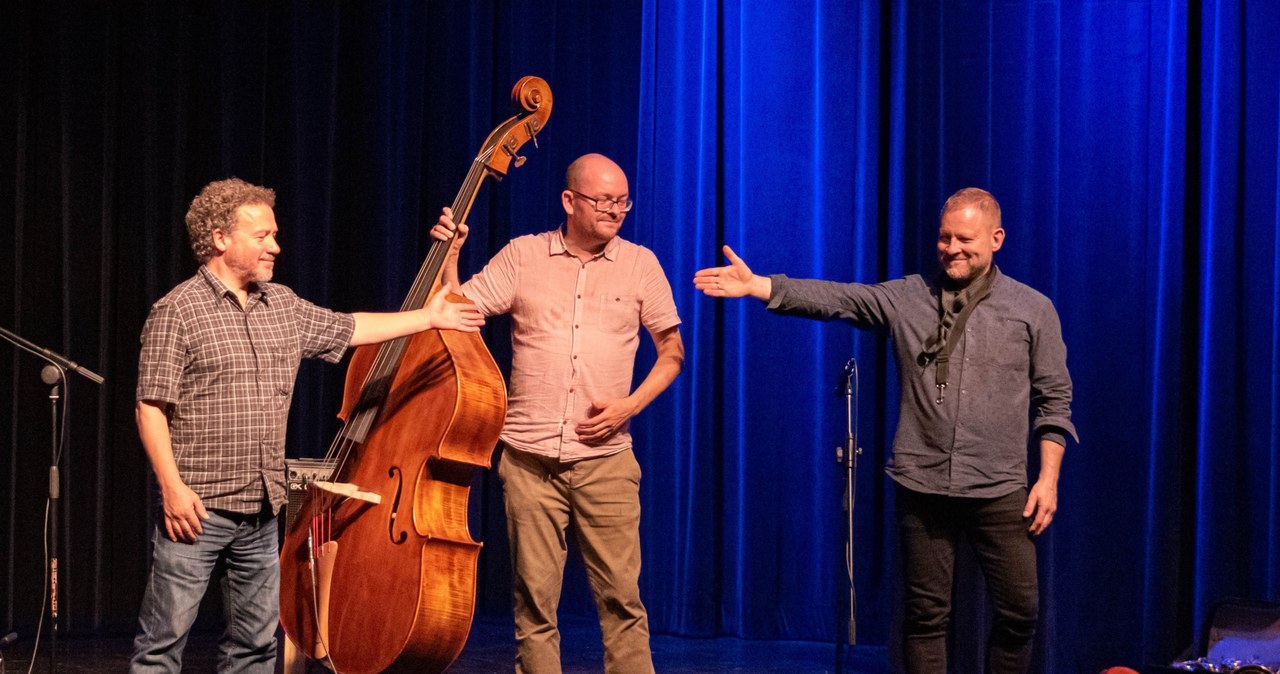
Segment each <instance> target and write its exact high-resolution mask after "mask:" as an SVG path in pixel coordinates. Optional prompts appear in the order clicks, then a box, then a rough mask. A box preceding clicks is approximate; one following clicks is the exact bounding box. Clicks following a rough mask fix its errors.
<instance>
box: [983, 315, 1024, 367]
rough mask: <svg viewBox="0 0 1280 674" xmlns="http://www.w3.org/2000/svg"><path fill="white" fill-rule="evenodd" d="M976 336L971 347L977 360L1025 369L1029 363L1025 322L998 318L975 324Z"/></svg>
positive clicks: (999, 365)
mask: <svg viewBox="0 0 1280 674" xmlns="http://www.w3.org/2000/svg"><path fill="white" fill-rule="evenodd" d="M975 331H976V334H975V335H973V336H974V337H976V339H975V340H974V342H971V348H975V349H976V355H977V356H978V358H977V360H979V361H980V362H983V363H987V364H991V365H995V366H996V367H1001V368H1009V369H1017V370H1023V371H1025V370H1027V368H1028V367H1029V366H1030V363H1031V331H1030V330H1029V329H1028V326H1027V324H1026V323H1023V322H1022V321H1017V320H999V321H995V322H994V323H990V324H986V325H983V326H981V327H977V326H975Z"/></svg>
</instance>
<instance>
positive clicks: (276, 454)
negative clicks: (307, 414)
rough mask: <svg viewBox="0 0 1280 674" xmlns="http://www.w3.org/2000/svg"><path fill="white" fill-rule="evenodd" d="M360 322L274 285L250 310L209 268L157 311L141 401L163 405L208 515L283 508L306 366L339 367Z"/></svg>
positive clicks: (147, 332) (146, 347)
mask: <svg viewBox="0 0 1280 674" xmlns="http://www.w3.org/2000/svg"><path fill="white" fill-rule="evenodd" d="M354 329H355V320H354V319H353V318H352V316H351V315H350V314H343V313H337V312H334V311H330V310H328V309H324V308H321V307H318V306H316V305H314V304H312V303H310V302H307V301H306V300H303V299H301V298H299V297H298V296H297V295H295V294H294V293H293V291H292V290H290V289H288V288H286V287H285V286H282V285H279V284H275V283H263V284H259V285H258V287H257V289H256V290H251V291H250V293H249V297H248V301H247V302H246V306H245V308H244V309H241V308H240V305H239V302H238V301H237V299H236V296H235V293H233V292H231V291H230V290H228V289H227V288H226V286H224V285H223V284H222V282H221V281H219V280H218V278H217V277H215V276H214V275H213V274H212V273H211V272H210V271H209V270H208V269H207V268H205V267H200V270H199V272H198V273H197V274H196V275H195V276H193V277H192V278H190V279H188V280H187V281H184V282H183V283H181V284H180V285H178V286H177V287H176V288H174V289H173V290H172V291H170V292H169V294H167V295H165V296H164V297H163V298H161V299H160V301H158V302H156V303H155V305H154V306H152V308H151V314H150V316H148V317H147V322H146V325H145V326H144V327H143V329H142V352H141V355H140V356H139V358H138V389H137V399H138V400H145V401H149V402H153V403H166V404H168V405H170V408H169V434H170V437H171V440H172V444H173V454H174V459H175V460H176V461H177V464H178V472H179V473H180V474H181V476H182V480H183V482H185V483H186V485H187V486H188V487H190V488H191V489H192V490H193V491H195V492H196V494H198V495H199V496H200V499H201V500H202V501H203V502H204V505H205V507H206V508H213V509H219V510H226V511H230V512H237V513H246V514H248V513H256V512H258V511H259V510H261V509H262V504H263V503H264V501H268V502H270V503H271V505H272V508H273V510H276V511H278V510H279V507H280V506H281V505H282V504H283V503H284V502H285V488H284V434H285V423H286V421H287V418H288V415H289V403H290V402H291V401H292V399H293V385H294V380H295V378H296V376H297V372H298V365H299V364H300V363H301V361H302V359H303V358H322V359H324V360H326V361H328V362H331V363H336V362H337V361H338V360H339V359H341V358H342V355H343V353H344V352H345V351H346V349H347V345H348V344H349V343H350V341H351V335H352V332H353V331H354Z"/></svg>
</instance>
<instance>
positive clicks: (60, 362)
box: [0, 327, 105, 384]
mask: <svg viewBox="0 0 1280 674" xmlns="http://www.w3.org/2000/svg"><path fill="white" fill-rule="evenodd" d="M0 337H4V338H5V339H7V340H9V341H10V342H13V343H14V344H17V345H18V346H20V347H22V348H24V349H26V350H27V351H30V352H31V353H34V354H36V355H38V356H41V357H43V358H44V359H45V360H47V361H49V362H50V363H54V364H56V365H57V366H58V367H61V368H62V369H64V370H70V371H72V372H76V373H79V374H80V375H81V376H83V377H84V378H85V379H88V380H89V381H91V382H93V383H95V384H101V383H102V382H103V381H105V380H104V379H103V378H102V376H101V375H99V374H98V373H96V372H94V371H93V370H90V369H89V368H87V367H81V366H80V364H79V363H77V362H75V361H74V360H71V359H70V358H67V357H66V356H62V355H59V354H56V353H54V352H52V351H50V350H48V349H46V348H44V347H42V346H37V345H35V344H32V343H31V342H29V341H27V340H26V339H24V338H23V337H22V336H21V335H19V334H17V333H14V332H11V331H9V330H6V329H5V328H2V327H0Z"/></svg>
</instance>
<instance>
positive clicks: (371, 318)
mask: <svg viewBox="0 0 1280 674" xmlns="http://www.w3.org/2000/svg"><path fill="white" fill-rule="evenodd" d="M452 291H453V284H451V283H446V284H444V285H443V286H442V287H441V288H440V289H439V290H437V291H436V294H435V295H432V296H431V299H430V300H428V301H427V306H425V307H423V308H421V309H414V310H412V311H393V312H388V313H368V312H361V313H356V314H352V316H353V317H354V318H355V319H356V329H355V331H354V332H352V333H351V345H352V346H361V345H364V344H377V343H379V342H385V341H387V340H389V339H395V338H396V337H404V336H405V335H412V334H414V333H418V332H422V331H423V330H430V329H432V328H435V329H437V330H460V331H462V332H478V331H479V330H480V326H482V325H484V316H483V315H481V314H480V310H479V309H477V308H476V305H474V304H471V303H470V302H450V301H449V300H448V298H447V296H448V295H449V293H450V292H452Z"/></svg>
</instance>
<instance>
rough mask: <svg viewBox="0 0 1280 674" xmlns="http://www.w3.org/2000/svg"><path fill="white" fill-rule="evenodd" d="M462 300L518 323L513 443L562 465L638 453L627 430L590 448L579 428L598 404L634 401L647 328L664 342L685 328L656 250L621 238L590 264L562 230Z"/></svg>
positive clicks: (530, 239) (537, 239)
mask: <svg viewBox="0 0 1280 674" xmlns="http://www.w3.org/2000/svg"><path fill="white" fill-rule="evenodd" d="M462 294H463V295H466V296H467V298H468V299H470V300H471V301H473V302H475V303H476V306H478V307H479V308H480V310H481V311H482V312H484V314H485V315H486V316H492V315H494V314H502V313H508V312H510V314H511V318H512V328H511V346H512V364H511V383H510V397H509V399H508V403H507V420H506V424H505V425H504V426H503V429H502V440H503V441H504V442H506V443H507V444H508V445H510V446H512V447H514V448H516V449H519V450H522V451H526V452H530V453H533V454H539V455H542V456H550V457H555V458H558V459H559V460H561V461H576V460H579V459H587V458H595V457H600V456H607V455H609V454H614V453H616V452H620V451H622V450H624V449H627V448H628V447H630V446H631V433H630V432H629V431H628V430H627V429H626V428H624V429H623V430H622V431H621V432H619V433H618V434H617V435H615V436H613V437H612V438H610V439H609V440H608V441H607V442H606V443H604V444H600V445H586V444H583V443H582V442H580V441H579V440H578V434H577V431H576V430H575V426H576V425H577V424H578V423H580V422H582V421H584V420H586V419H587V418H589V417H590V415H591V410H590V408H591V401H593V400H609V399H613V398H624V397H626V396H628V395H630V394H631V373H632V371H633V369H634V367H635V355H636V348H637V347H638V346H639V344H640V326H641V325H643V326H644V327H645V328H646V329H648V330H649V331H650V332H653V333H658V332H661V331H663V330H666V329H668V328H671V327H674V326H676V325H679V324H680V316H679V315H678V314H677V313H676V305H675V300H674V299H673V298H672V296H671V284H670V283H668V282H667V277H666V275H665V274H663V272H662V266H661V265H660V264H658V258H657V257H656V256H655V255H654V254H653V251H650V250H649V249H648V248H645V247H643V246H639V245H636V244H634V243H631V242H629V241H624V240H622V239H620V238H614V239H613V240H612V241H610V242H609V244H608V245H606V246H605V249H604V252H603V253H602V254H600V255H598V256H596V257H595V258H593V259H591V260H590V261H588V262H585V263H584V262H582V261H581V260H579V259H578V258H577V257H576V256H575V255H573V254H572V253H570V252H569V251H568V250H567V249H566V248H565V245H564V237H563V234H562V231H561V230H559V229H557V230H552V231H549V232H543V233H542V234H536V235H528V236H522V237H519V238H517V239H515V240H513V241H511V242H510V243H508V244H507V245H506V246H505V247H503V249H502V250H500V251H498V254H497V255H495V256H494V257H493V259H492V260H490V261H489V264H487V265H485V268H484V269H482V270H481V271H480V272H479V273H478V274H476V275H475V276H473V277H471V280H469V281H467V282H466V283H465V284H463V286H462Z"/></svg>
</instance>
